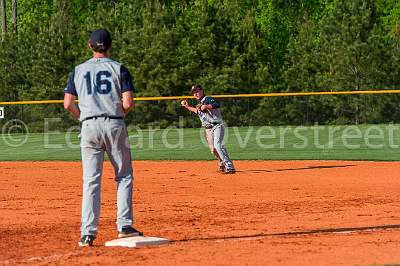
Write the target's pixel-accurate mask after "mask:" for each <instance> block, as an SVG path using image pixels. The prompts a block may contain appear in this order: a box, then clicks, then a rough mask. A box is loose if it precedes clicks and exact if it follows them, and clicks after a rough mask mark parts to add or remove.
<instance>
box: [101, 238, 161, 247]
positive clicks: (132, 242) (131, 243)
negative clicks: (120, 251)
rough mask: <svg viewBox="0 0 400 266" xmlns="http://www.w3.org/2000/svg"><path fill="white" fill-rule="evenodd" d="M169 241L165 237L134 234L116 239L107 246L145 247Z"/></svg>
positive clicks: (107, 243) (106, 244)
mask: <svg viewBox="0 0 400 266" xmlns="http://www.w3.org/2000/svg"><path fill="white" fill-rule="evenodd" d="M168 242H169V241H168V239H165V238H159V237H151V236H132V237H125V238H119V239H114V240H111V241H107V242H106V243H105V246H106V247H129V248H136V247H144V246H153V245H162V244H167V243H168Z"/></svg>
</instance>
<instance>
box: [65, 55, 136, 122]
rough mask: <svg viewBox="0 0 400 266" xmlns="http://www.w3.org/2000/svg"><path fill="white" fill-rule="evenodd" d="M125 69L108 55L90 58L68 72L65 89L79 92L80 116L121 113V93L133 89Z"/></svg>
mask: <svg viewBox="0 0 400 266" xmlns="http://www.w3.org/2000/svg"><path fill="white" fill-rule="evenodd" d="M133 90H134V86H133V83H132V77H131V74H130V73H129V71H128V69H127V68H125V67H124V66H123V65H122V64H121V63H119V62H116V61H114V60H112V59H110V58H91V59H89V60H87V61H86V62H84V63H82V64H80V65H78V66H76V67H75V69H74V70H73V71H72V72H71V73H70V75H69V79H68V84H67V86H66V88H65V89H64V92H65V93H70V94H72V95H75V96H78V99H79V104H78V106H79V109H80V112H81V115H80V118H79V119H80V120H81V121H83V120H85V119H87V118H90V117H96V116H108V117H121V118H123V117H124V110H123V108H122V102H121V98H122V93H123V92H126V91H133Z"/></svg>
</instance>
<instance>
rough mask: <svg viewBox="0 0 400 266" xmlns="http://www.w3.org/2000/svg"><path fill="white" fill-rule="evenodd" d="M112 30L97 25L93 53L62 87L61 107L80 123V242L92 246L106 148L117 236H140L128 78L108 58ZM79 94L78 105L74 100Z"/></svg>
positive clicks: (130, 83)
mask: <svg viewBox="0 0 400 266" xmlns="http://www.w3.org/2000/svg"><path fill="white" fill-rule="evenodd" d="M111 43H112V40H111V35H110V33H109V32H108V31H107V30H105V29H97V30H95V31H94V32H93V33H92V34H91V36H90V39H89V48H90V49H91V50H92V52H93V57H92V58H91V59H89V60H87V61H86V62H84V63H82V64H80V65H78V66H76V67H75V68H74V70H73V71H72V72H71V73H70V75H69V79H68V83H67V86H66V87H65V89H64V108H65V109H67V110H68V111H69V112H71V113H72V115H73V116H75V117H76V118H78V119H79V120H80V121H81V123H82V125H81V127H82V128H81V155H82V168H83V193H82V220H81V238H80V241H79V243H78V244H79V246H92V245H93V240H94V239H95V238H96V234H97V227H98V220H99V214H100V194H101V175H102V169H103V161H104V153H105V152H106V153H107V155H108V157H109V158H110V161H111V163H112V165H113V167H114V171H115V181H116V184H117V230H118V237H119V238H121V237H129V236H138V235H142V233H141V232H139V231H138V230H136V229H135V228H133V227H132V223H133V211H132V182H133V176H132V162H131V151H130V146H129V139H128V132H127V129H126V125H125V122H124V117H125V115H126V114H128V113H129V112H130V111H131V109H132V107H133V90H134V85H133V83H132V77H131V75H130V73H129V71H128V69H127V68H125V67H124V66H123V65H122V64H120V63H118V62H116V61H114V60H112V59H111V58H109V56H110V50H111ZM76 97H78V99H79V104H78V106H76V105H75V98H76Z"/></svg>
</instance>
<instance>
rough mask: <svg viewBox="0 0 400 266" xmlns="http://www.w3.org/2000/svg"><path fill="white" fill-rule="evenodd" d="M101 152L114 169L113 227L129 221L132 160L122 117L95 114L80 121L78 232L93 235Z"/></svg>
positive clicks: (99, 186) (123, 224)
mask: <svg viewBox="0 0 400 266" xmlns="http://www.w3.org/2000/svg"><path fill="white" fill-rule="evenodd" d="M104 152H106V153H107V155H108V157H109V158H110V161H111V163H112V165H113V168H114V172H115V181H116V185H117V230H118V231H121V229H122V227H124V226H129V225H131V224H132V223H133V212H132V182H133V176H132V162H131V152H130V146H129V138H128V132H127V129H126V125H125V122H124V120H123V119H109V118H105V117H98V118H93V119H89V120H86V121H83V122H82V129H81V155H82V168H83V194H82V221H81V222H82V223H81V235H82V236H83V235H94V236H95V235H96V233H97V227H98V220H99V216H100V194H101V175H102V171H103V162H104Z"/></svg>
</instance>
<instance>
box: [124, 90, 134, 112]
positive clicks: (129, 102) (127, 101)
mask: <svg viewBox="0 0 400 266" xmlns="http://www.w3.org/2000/svg"><path fill="white" fill-rule="evenodd" d="M132 108H133V92H132V91H126V92H123V93H122V109H124V113H125V115H127V114H128V113H129V112H130V111H131V110H132Z"/></svg>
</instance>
